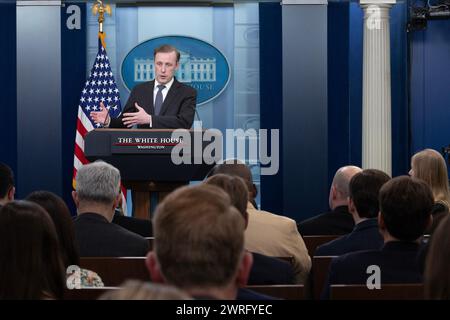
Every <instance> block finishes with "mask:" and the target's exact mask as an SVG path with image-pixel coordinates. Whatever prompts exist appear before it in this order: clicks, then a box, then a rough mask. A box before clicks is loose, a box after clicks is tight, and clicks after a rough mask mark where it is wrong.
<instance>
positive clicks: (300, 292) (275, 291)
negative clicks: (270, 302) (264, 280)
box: [246, 284, 305, 300]
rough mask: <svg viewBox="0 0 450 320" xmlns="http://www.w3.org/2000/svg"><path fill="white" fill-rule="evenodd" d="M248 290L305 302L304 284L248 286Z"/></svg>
mask: <svg viewBox="0 0 450 320" xmlns="http://www.w3.org/2000/svg"><path fill="white" fill-rule="evenodd" d="M246 288H247V289H250V290H253V291H255V292H258V293H261V294H265V295H268V296H271V297H275V298H280V299H284V300H304V299H305V287H304V286H303V285H302V284H288V285H267V286H266V285H261V286H259V285H258V286H256V285H255V286H247V287H246Z"/></svg>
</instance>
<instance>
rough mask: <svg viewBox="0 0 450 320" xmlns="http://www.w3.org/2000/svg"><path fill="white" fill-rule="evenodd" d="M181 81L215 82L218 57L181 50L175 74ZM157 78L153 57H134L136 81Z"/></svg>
mask: <svg viewBox="0 0 450 320" xmlns="http://www.w3.org/2000/svg"><path fill="white" fill-rule="evenodd" d="M175 77H176V78H177V80H178V81H180V82H193V81H195V82H214V81H216V58H198V57H192V56H191V55H190V54H189V53H185V52H182V51H181V52H180V66H179V68H178V70H177V72H176V74H175ZM154 78H155V65H154V60H153V57H152V58H151V59H144V58H136V59H134V81H135V82H144V81H150V80H153V79H154Z"/></svg>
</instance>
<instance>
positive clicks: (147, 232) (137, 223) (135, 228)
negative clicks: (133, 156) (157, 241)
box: [112, 213, 153, 237]
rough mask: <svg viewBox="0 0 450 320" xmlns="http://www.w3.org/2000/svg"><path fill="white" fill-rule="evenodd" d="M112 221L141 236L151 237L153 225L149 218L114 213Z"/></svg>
mask: <svg viewBox="0 0 450 320" xmlns="http://www.w3.org/2000/svg"><path fill="white" fill-rule="evenodd" d="M112 222H113V223H115V224H117V225H119V226H121V227H122V228H125V229H127V230H129V231H131V232H134V233H137V234H138V235H140V236H142V237H153V227H152V222H151V221H150V220H146V219H138V218H134V217H126V216H122V215H121V214H119V213H115V214H114V217H113V221H112Z"/></svg>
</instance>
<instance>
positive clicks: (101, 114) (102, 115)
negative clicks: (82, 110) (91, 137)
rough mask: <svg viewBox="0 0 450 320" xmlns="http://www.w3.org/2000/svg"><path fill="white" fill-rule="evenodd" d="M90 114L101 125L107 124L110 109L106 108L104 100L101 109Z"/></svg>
mask: <svg viewBox="0 0 450 320" xmlns="http://www.w3.org/2000/svg"><path fill="white" fill-rule="evenodd" d="M89 115H90V116H91V118H92V120H94V122H95V123H100V124H101V125H105V123H106V120H107V119H108V117H109V114H108V109H106V108H105V105H104V104H103V102H100V111H92V112H91V113H90V114H89Z"/></svg>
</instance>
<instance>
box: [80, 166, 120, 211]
mask: <svg viewBox="0 0 450 320" xmlns="http://www.w3.org/2000/svg"><path fill="white" fill-rule="evenodd" d="M76 190H77V194H78V198H79V200H80V201H88V202H96V203H103V204H110V203H112V202H114V199H115V198H116V197H117V196H118V195H119V193H120V172H119V170H118V169H116V168H115V167H113V166H112V165H110V164H108V163H106V162H103V161H96V162H94V163H89V164H86V165H84V166H82V167H81V168H80V169H79V170H78V172H77V176H76Z"/></svg>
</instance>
